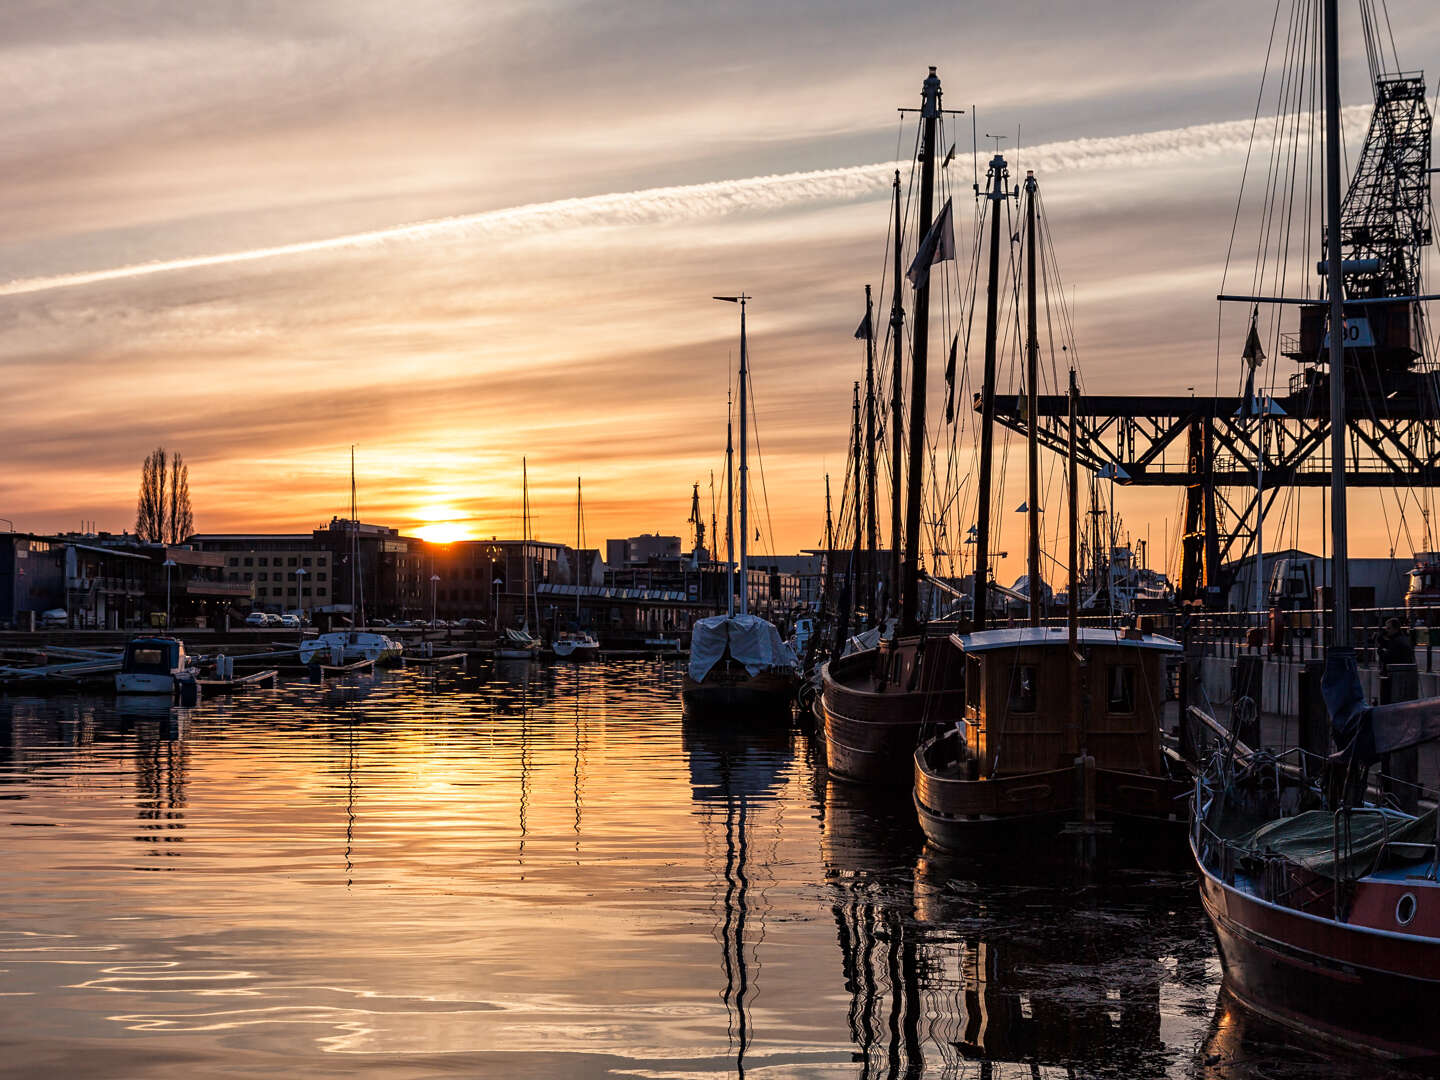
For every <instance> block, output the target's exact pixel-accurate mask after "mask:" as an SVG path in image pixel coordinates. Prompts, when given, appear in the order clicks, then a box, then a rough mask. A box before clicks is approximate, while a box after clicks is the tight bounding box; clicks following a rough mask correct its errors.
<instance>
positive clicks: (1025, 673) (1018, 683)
mask: <svg viewBox="0 0 1440 1080" xmlns="http://www.w3.org/2000/svg"><path fill="white" fill-rule="evenodd" d="M1039 677H1040V673H1039V670H1038V669H1037V668H1036V667H1035V665H1034V664H1016V665H1015V666H1014V667H1013V668H1011V669H1010V703H1009V711H1010V712H1020V713H1030V712H1034V711H1035V696H1036V684H1037V683H1038V682H1039Z"/></svg>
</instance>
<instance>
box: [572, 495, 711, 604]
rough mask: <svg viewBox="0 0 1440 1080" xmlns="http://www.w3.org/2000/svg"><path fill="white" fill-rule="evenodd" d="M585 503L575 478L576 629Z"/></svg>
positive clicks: (697, 496)
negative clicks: (582, 517) (581, 528)
mask: <svg viewBox="0 0 1440 1080" xmlns="http://www.w3.org/2000/svg"><path fill="white" fill-rule="evenodd" d="M696 498H697V500H698V498H700V487H698V485H697V487H696ZM582 507H583V501H582V497H580V478H579V477H576V478H575V585H576V590H575V628H576V629H579V628H580V589H579V585H580V514H582Z"/></svg>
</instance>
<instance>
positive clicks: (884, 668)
mask: <svg viewBox="0 0 1440 1080" xmlns="http://www.w3.org/2000/svg"><path fill="white" fill-rule="evenodd" d="M941 112H942V110H941V107H940V78H939V76H938V75H936V73H935V68H933V67H932V68H930V73H929V75H928V76H927V77H926V79H925V82H924V86H923V88H922V93H921V111H920V125H921V140H920V154H921V164H922V171H921V183H920V223H919V224H920V233H921V235H922V236H923V237H924V238H925V239H924V240H922V242H921V243H920V251H919V253H918V254H917V258H916V265H915V266H914V267H912V272H913V271H915V270H916V269H919V270H921V271H922V272H921V273H918V274H917V275H916V278H915V280H916V286H915V305H914V318H913V325H912V328H911V344H912V352H911V358H912V359H911V371H912V381H911V392H910V418H909V435H910V439H909V449H908V462H909V468H908V476H907V484H906V489H905V491H904V492H903V494H902V491H901V486H900V485H901V465H902V461H903V460H905V459H906V451H905V449H904V448H903V447H902V445H901V431H902V429H903V428H904V426H905V418H904V416H903V412H902V409H903V406H902V394H903V387H902V384H901V374H900V372H901V367H902V366H903V365H902V364H900V363H899V357H900V348H899V343H900V337H901V327H902V324H903V320H904V312H903V306H902V298H903V296H904V293H903V286H902V282H903V281H904V280H905V274H904V270H903V266H902V263H901V247H902V244H901V240H900V237H901V228H900V225H901V221H900V207H901V197H900V174H899V173H898V172H897V173H896V174H895V183H894V210H895V227H894V235H895V242H894V259H895V262H894V278H895V294H894V299H893V301H892V304H891V313H890V318H891V324H892V327H893V338H894V341H895V345H896V347H895V362H893V363H892V364H891V370H892V373H893V374H892V378H893V388H892V397H891V401H892V415H891V420H890V426H891V432H890V434H891V438H892V440H893V448H892V452H891V484H892V486H893V491H892V503H891V534H892V544H891V547H892V551H891V569H890V575H889V576H890V589H889V591H890V592H891V593H892V594H894V593H895V592H897V591H898V593H899V600H900V604H899V612H898V614H899V621H898V626H897V627H896V629H895V633H894V635H893V636H891V637H889V638H883V639H882V640H881V641H880V642H879V643H878V644H876V646H875V647H873V648H868V649H859V650H856V651H854V652H851V653H849V654H848V655H845V656H835V657H832V658H831V659H830V660H829V661H828V662H827V663H826V664H824V665H823V666H822V667H821V669H820V698H819V701H820V711H821V714H822V716H823V720H824V733H825V753H826V760H827V763H828V766H829V769H830V771H831V772H832V773H834V774H835V775H838V776H841V777H844V778H846V779H849V780H856V781H861V782H865V783H874V784H886V785H895V786H901V785H904V786H906V787H908V786H909V785H910V783H911V779H912V764H911V756H912V754H913V753H914V751H915V746H916V744H917V743H918V742H919V741H920V736H921V732H922V731H923V729H924V727H925V725H926V723H927V722H928V721H931V720H934V719H938V717H939V714H940V713H941V712H942V711H944V710H948V709H950V708H951V707H952V703H954V702H955V701H956V699H957V698H958V697H959V696H960V694H961V692H962V689H963V687H962V682H961V680H962V679H963V670H964V669H963V668H960V667H957V666H956V665H954V664H950V663H947V662H946V660H947V658H948V654H949V653H950V652H951V651H952V649H951V646H950V643H949V641H948V640H947V638H948V634H947V633H934V632H932V630H931V628H930V627H929V626H928V625H926V624H922V623H921V621H920V618H919V612H920V569H919V557H920V517H921V502H922V497H923V491H924V478H925V476H927V475H928V470H927V468H926V466H925V385H926V368H927V363H928V350H929V333H930V273H929V266H930V260H931V257H932V256H935V255H937V254H939V251H938V250H937V249H938V245H939V242H940V238H941V236H942V231H941V230H942V229H943V228H944V227H946V225H947V223H948V218H947V211H948V205H947V211H942V212H941V219H939V220H937V219H936V218H934V216H933V215H934V203H935V179H936V160H935V159H936V157H937V156H939V152H940V142H939V138H938V136H939V124H940V117H941ZM950 246H951V247H952V248H953V243H952V244H951V245H950ZM902 502H903V504H904V506H905V527H904V542H903V548H904V553H905V558H904V562H903V564H902V563H901V562H900V551H901V547H902V543H901V538H900V533H901V524H900V507H901V505H902ZM896 582H899V588H898V590H897V589H896Z"/></svg>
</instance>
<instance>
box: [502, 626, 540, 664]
mask: <svg viewBox="0 0 1440 1080" xmlns="http://www.w3.org/2000/svg"><path fill="white" fill-rule="evenodd" d="M540 649H541V645H540V639H539V638H537V637H535V636H533V635H532V634H531V633H530V631H529V630H526V629H520V630H516V629H514V628H513V627H507V628H506V629H505V630H503V631H501V633H500V636H499V637H497V638H496V639H495V659H497V660H535V659H538V658H539V656H540Z"/></svg>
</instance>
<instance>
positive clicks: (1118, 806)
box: [914, 154, 1189, 859]
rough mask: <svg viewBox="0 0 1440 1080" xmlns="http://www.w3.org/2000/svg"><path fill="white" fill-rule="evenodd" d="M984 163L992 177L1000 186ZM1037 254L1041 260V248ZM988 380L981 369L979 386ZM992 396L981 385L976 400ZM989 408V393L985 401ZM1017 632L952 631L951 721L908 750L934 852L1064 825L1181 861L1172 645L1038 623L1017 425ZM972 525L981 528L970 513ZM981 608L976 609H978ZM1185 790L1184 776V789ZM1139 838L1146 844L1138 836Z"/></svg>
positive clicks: (1031, 237)
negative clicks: (1171, 714)
mask: <svg viewBox="0 0 1440 1080" xmlns="http://www.w3.org/2000/svg"><path fill="white" fill-rule="evenodd" d="M1003 165H1004V162H1003V159H1002V158H1001V157H1000V156H999V155H998V154H997V155H996V158H995V161H994V162H993V163H992V168H991V176H992V179H993V178H995V177H998V176H1001V175H1003V173H1004V168H1003ZM1038 196H1039V183H1038V181H1037V180H1036V178H1035V174H1034V173H1033V172H1031V173H1030V174H1029V175H1027V177H1026V179H1025V263H1026V275H1025V276H1026V293H1025V294H1026V342H1025V352H1026V364H1025V389H1026V393H1027V396H1028V409H1027V410H1026V416H1027V417H1030V418H1033V417H1036V416H1038V415H1039V408H1038V404H1039V401H1038V395H1039V376H1040V372H1039V355H1040V342H1039V332H1038V312H1037V303H1036V282H1037V277H1038V275H1037V273H1036V263H1037V256H1038V254H1039V247H1040V245H1039V243H1038V242H1037V235H1036V234H1037V227H1036V219H1037V207H1036V202H1037V199H1038ZM1046 250H1049V247H1048V245H1046ZM988 377H993V376H991V375H990V373H989V372H988V371H987V378H988ZM991 390H993V387H989V386H987V391H991ZM1078 394H1079V391H1078V388H1077V385H1076V380H1075V372H1074V370H1073V369H1072V370H1071V372H1070V395H1069V396H1070V448H1069V499H1068V503H1069V524H1070V529H1069V533H1070V592H1071V595H1076V593H1077V592H1078V578H1079V543H1078V537H1079V531H1080V529H1079V526H1080V522H1079V512H1078V511H1079V507H1078V493H1077V475H1076V472H1077V470H1076V467H1075V430H1076V400H1077V398H1078ZM986 396H987V397H993V393H989V392H987V395H986ZM1027 429H1028V431H1027V434H1028V438H1027V440H1026V443H1027V454H1026V458H1027V461H1026V464H1027V469H1026V473H1027V495H1026V502H1025V507H1024V509H1025V510H1026V514H1027V524H1028V530H1027V531H1028V543H1027V549H1028V550H1027V561H1026V577H1027V579H1028V580H1029V581H1030V582H1031V583H1033V584H1032V586H1031V587H1030V588H1029V589H1028V590H1027V596H1026V600H1027V603H1028V608H1029V617H1028V619H1027V625H1025V626H1020V627H1007V628H1002V629H991V630H976V631H973V632H971V633H968V634H954V635H952V636H951V638H950V641H951V644H952V645H954V646H955V648H956V649H957V650H958V653H959V655H958V657H957V658H956V659H957V660H958V662H960V663H963V664H964V666H965V689H966V693H965V708H964V712H963V715H962V718H961V719H960V721H959V722H958V723H957V724H955V725H954V726H953V727H951V728H949V729H948V730H945V731H943V732H942V733H940V734H939V735H937V736H935V737H934V738H931V739H929V740H927V741H926V742H925V743H923V744H922V745H921V746H920V747H919V748H918V749H917V750H916V751H915V759H914V761H915V772H914V777H915V809H916V812H917V814H918V816H919V819H920V825H921V827H922V828H923V829H924V831H925V836H926V839H928V840H929V841H930V842H931V843H933V844H935V845H937V846H938V847H942V848H946V849H949V850H952V851H960V852H965V851H969V850H971V849H973V848H978V847H984V848H995V847H998V846H1001V845H1004V846H1007V847H1016V846H1020V845H1025V846H1032V845H1035V844H1037V843H1048V842H1049V841H1051V840H1052V839H1053V838H1054V837H1055V836H1056V835H1058V833H1059V832H1060V831H1061V830H1062V829H1063V828H1066V827H1069V828H1070V829H1071V830H1072V831H1073V832H1075V833H1076V834H1077V835H1079V836H1081V837H1085V838H1088V839H1087V841H1086V842H1085V843H1082V844H1080V845H1077V846H1078V848H1079V853H1080V855H1081V857H1082V859H1083V858H1090V857H1094V855H1096V854H1098V851H1097V850H1096V847H1097V845H1096V843H1095V841H1096V840H1098V838H1099V837H1100V836H1102V835H1104V834H1105V833H1106V832H1107V831H1112V830H1119V831H1121V832H1122V833H1123V835H1124V836H1125V838H1126V839H1133V838H1134V837H1135V836H1136V833H1137V832H1141V833H1146V834H1153V833H1154V832H1155V831H1156V830H1157V829H1158V830H1159V831H1160V832H1161V833H1164V832H1166V831H1168V832H1169V833H1170V835H1171V838H1172V840H1173V843H1174V846H1175V847H1176V848H1177V849H1180V850H1183V837H1184V832H1185V824H1186V820H1185V809H1184V800H1185V796H1186V794H1187V792H1188V789H1189V784H1188V782H1184V781H1182V780H1181V779H1180V778H1179V776H1178V775H1176V776H1172V775H1171V772H1170V769H1169V767H1167V762H1168V760H1169V759H1168V758H1167V757H1166V756H1165V753H1164V748H1163V747H1162V745H1161V720H1162V717H1163V713H1164V708H1165V698H1166V694H1165V657H1166V654H1167V653H1178V652H1180V644H1179V643H1178V642H1176V641H1172V640H1170V639H1169V638H1164V637H1160V636H1158V635H1155V634H1145V633H1141V632H1140V631H1138V630H1114V629H1105V628H1098V627H1097V628H1090V627H1087V628H1085V629H1083V630H1082V629H1081V628H1080V626H1079V621H1078V612H1077V611H1076V606H1074V605H1072V606H1071V607H1069V609H1068V616H1069V617H1068V620H1067V626H1066V627H1063V628H1062V627H1047V626H1044V625H1042V614H1043V611H1042V607H1043V600H1042V595H1043V590H1042V588H1041V587H1040V582H1041V580H1042V579H1041V568H1040V556H1041V552H1040V539H1041V535H1040V534H1041V529H1040V497H1041V494H1040V468H1039V442H1038V425H1037V424H1036V423H1035V422H1034V421H1033V420H1031V421H1029V422H1028V423H1027ZM980 520H981V524H980V526H979V528H988V524H989V515H988V514H985V513H982V514H981V519H980ZM981 606H982V602H978V601H977V610H979V609H980V607H981ZM1186 781H1188V777H1187V778H1186ZM1146 839H1158V838H1156V837H1152V836H1147V837H1146Z"/></svg>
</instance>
